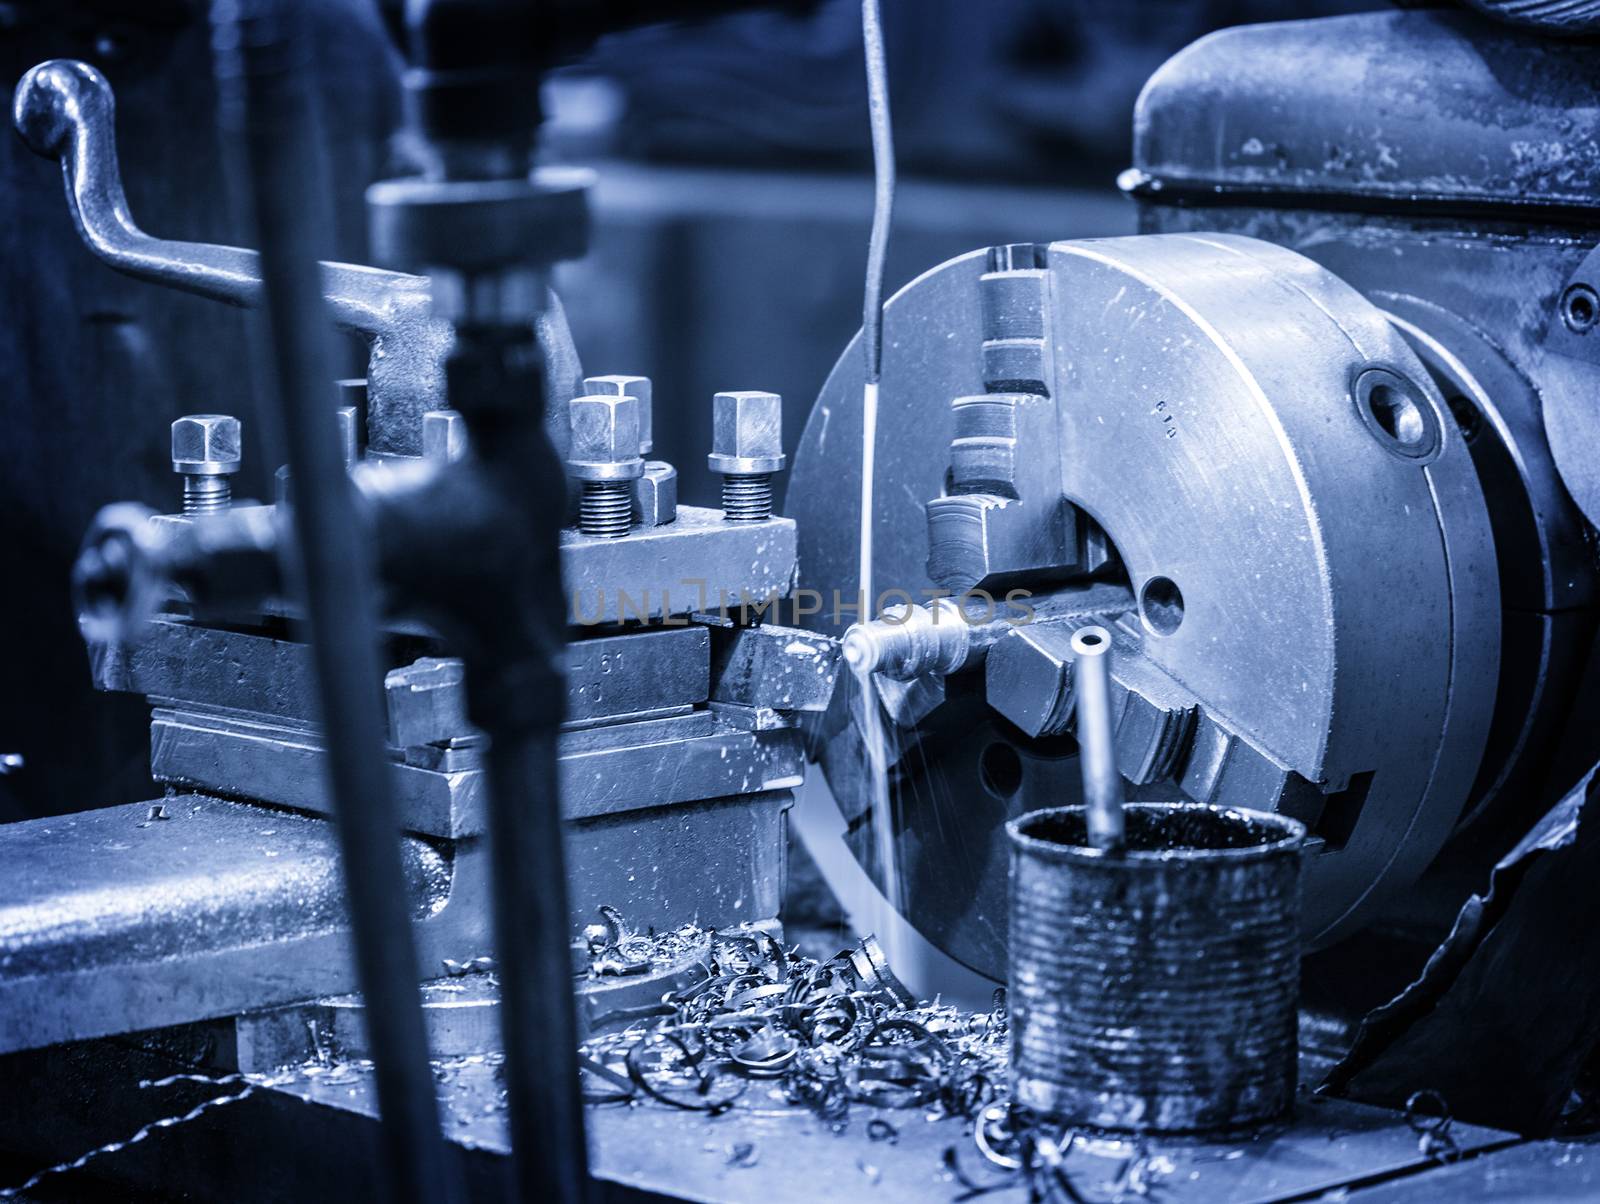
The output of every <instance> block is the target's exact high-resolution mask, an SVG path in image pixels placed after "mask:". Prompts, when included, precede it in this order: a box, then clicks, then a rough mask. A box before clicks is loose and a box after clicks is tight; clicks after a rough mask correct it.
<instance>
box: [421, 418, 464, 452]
mask: <svg viewBox="0 0 1600 1204" xmlns="http://www.w3.org/2000/svg"><path fill="white" fill-rule="evenodd" d="M466 454H467V420H466V419H465V418H463V417H462V416H461V415H460V413H459V412H457V411H455V410H429V411H428V412H427V413H426V414H424V415H423V416H422V457H423V459H425V460H433V461H435V462H437V463H440V464H448V463H449V462H450V461H451V460H459V459H461V457H462V456H464V455H466Z"/></svg>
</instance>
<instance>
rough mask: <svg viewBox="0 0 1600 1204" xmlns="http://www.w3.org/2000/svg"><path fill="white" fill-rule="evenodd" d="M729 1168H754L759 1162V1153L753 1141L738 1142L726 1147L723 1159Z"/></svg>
mask: <svg viewBox="0 0 1600 1204" xmlns="http://www.w3.org/2000/svg"><path fill="white" fill-rule="evenodd" d="M725 1161H726V1162H727V1164H728V1165H729V1166H754V1165H755V1164H756V1163H758V1162H760V1161H761V1153H760V1151H759V1150H757V1149H756V1143H755V1142H753V1141H739V1142H735V1143H734V1144H733V1145H731V1146H729V1147H728V1156H727V1158H726V1159H725Z"/></svg>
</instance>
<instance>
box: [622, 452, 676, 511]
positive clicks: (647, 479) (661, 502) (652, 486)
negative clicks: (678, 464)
mask: <svg viewBox="0 0 1600 1204" xmlns="http://www.w3.org/2000/svg"><path fill="white" fill-rule="evenodd" d="M633 510H634V515H635V517H636V518H637V519H638V520H639V522H640V523H642V524H643V525H644V526H646V527H660V526H663V525H664V524H666V523H670V522H673V521H675V520H676V519H677V517H678V470H677V469H676V468H674V467H672V465H670V464H668V463H666V462H665V461H663V460H648V461H646V462H645V466H644V475H643V476H642V477H640V478H639V479H638V480H637V481H635V482H634V483H633Z"/></svg>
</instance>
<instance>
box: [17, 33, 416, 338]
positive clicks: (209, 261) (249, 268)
mask: <svg viewBox="0 0 1600 1204" xmlns="http://www.w3.org/2000/svg"><path fill="white" fill-rule="evenodd" d="M115 117H116V100H115V98H114V97H113V96H112V93H111V85H110V84H109V83H107V82H106V77H105V76H104V75H102V74H100V72H99V71H97V70H95V69H94V68H93V67H91V66H90V65H89V64H88V63H82V62H77V61H74V60H71V59H52V60H50V61H49V62H45V63H40V64H39V65H38V66H37V67H34V68H33V69H32V70H31V71H29V72H28V73H27V74H26V75H24V76H23V77H22V81H21V82H20V83H19V84H18V85H17V91H16V98H15V101H14V102H13V106H12V120H13V121H14V122H15V124H16V127H17V132H18V133H20V134H21V135H22V138H23V141H25V142H26V143H27V144H28V146H29V148H30V149H31V150H33V151H34V153H36V154H38V155H42V156H44V157H45V158H47V159H49V158H54V159H59V160H60V161H61V168H62V173H63V175H64V176H65V177H66V186H67V206H68V208H69V209H70V210H71V211H72V220H73V223H74V224H75V225H76V226H77V227H78V233H79V234H80V235H82V237H83V241H84V243H85V244H87V245H88V247H89V249H90V250H91V251H93V252H94V253H95V255H96V256H98V257H99V258H100V259H101V260H103V261H104V262H105V263H107V264H108V265H110V266H111V267H113V268H115V269H117V271H119V272H123V273H126V274H127V275H129V276H133V277H135V278H137V279H139V280H149V281H152V282H154V283H156V284H165V285H167V286H169V287H171V288H176V289H182V290H183V291H185V292H190V293H198V294H199V295H200V296H202V297H210V298H211V299H212V300H214V301H223V302H226V303H228V304H230V305H241V306H254V305H256V304H257V303H258V302H259V301H260V298H261V270H260V266H259V264H258V262H257V256H256V253H255V252H254V251H248V250H245V249H244V248H243V247H224V246H216V245H214V244H210V243H198V242H178V241H172V240H167V239H160V238H153V237H151V236H150V235H149V234H146V233H145V232H144V231H143V230H141V229H140V228H139V226H138V224H137V223H136V222H135V221H134V220H133V215H132V214H131V213H129V212H128V199H127V197H126V196H125V195H124V194H123V191H122V176H121V172H120V171H119V169H118V166H117V144H116V135H115V130H114V122H115ZM322 283H323V292H324V294H325V295H326V297H327V300H328V304H329V306H330V307H331V309H332V311H333V316H334V320H335V321H337V322H338V323H339V325H341V326H343V327H345V328H346V329H349V330H353V331H357V332H359V333H361V334H365V335H369V336H378V335H382V334H385V333H388V332H389V331H391V330H393V329H394V327H395V325H396V314H395V309H396V306H397V305H399V306H404V307H410V306H414V305H417V304H421V305H423V306H426V304H427V300H428V279H427V277H425V276H408V275H405V274H403V273H400V272H386V271H382V270H380V269H377V268H369V267H361V266H358V265H356V264H348V263H324V264H323V265H322Z"/></svg>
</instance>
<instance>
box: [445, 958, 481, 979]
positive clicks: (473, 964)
mask: <svg viewBox="0 0 1600 1204" xmlns="http://www.w3.org/2000/svg"><path fill="white" fill-rule="evenodd" d="M442 960H443V962H444V973H445V977H446V978H465V977H466V976H467V975H468V974H487V973H489V972H490V971H492V970H493V969H494V958H492V957H469V958H467V959H466V960H465V961H459V962H458V961H456V960H455V959H454V958H451V957H446V958H443V959H442Z"/></svg>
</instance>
